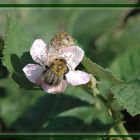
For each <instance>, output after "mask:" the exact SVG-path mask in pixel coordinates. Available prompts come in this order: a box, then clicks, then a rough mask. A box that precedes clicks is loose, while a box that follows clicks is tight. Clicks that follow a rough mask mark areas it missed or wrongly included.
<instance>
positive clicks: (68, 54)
mask: <svg viewBox="0 0 140 140" xmlns="http://www.w3.org/2000/svg"><path fill="white" fill-rule="evenodd" d="M30 54H31V56H32V59H33V60H34V61H35V62H36V63H38V64H27V65H26V66H25V67H24V68H23V72H24V73H25V75H26V77H27V78H28V79H29V80H30V81H31V82H32V83H35V84H37V85H40V86H42V88H43V89H44V91H45V92H47V93H62V92H63V91H64V90H65V88H66V86H67V84H71V85H73V86H77V85H81V84H86V83H88V82H89V81H90V75H89V74H88V73H86V72H83V71H80V70H75V68H76V66H77V65H78V64H79V63H80V62H81V61H82V59H83V56H84V51H83V50H82V49H81V48H80V47H78V46H76V45H70V46H67V47H60V48H59V49H58V48H55V47H54V48H52V47H49V45H48V46H47V44H46V43H45V42H44V41H43V40H41V39H37V40H35V41H34V42H33V45H32V47H31V49H30ZM60 57H61V58H63V59H64V60H65V61H66V63H67V65H68V68H69V71H68V73H66V74H65V78H62V80H61V82H60V83H59V84H58V85H56V86H52V85H48V84H47V83H46V82H45V81H44V80H43V78H42V77H43V73H44V71H45V70H46V67H45V66H46V65H47V66H48V67H49V66H50V65H51V63H52V62H53V61H54V59H56V58H60Z"/></svg>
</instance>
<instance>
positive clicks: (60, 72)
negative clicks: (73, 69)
mask: <svg viewBox="0 0 140 140" xmlns="http://www.w3.org/2000/svg"><path fill="white" fill-rule="evenodd" d="M67 72H68V66H67V62H66V60H65V59H64V58H56V59H55V60H54V61H53V62H52V64H51V65H50V66H47V65H46V70H45V71H44V81H45V83H46V84H48V85H51V86H57V85H59V83H60V82H61V80H62V79H63V78H64V79H65V74H66V73H67Z"/></svg>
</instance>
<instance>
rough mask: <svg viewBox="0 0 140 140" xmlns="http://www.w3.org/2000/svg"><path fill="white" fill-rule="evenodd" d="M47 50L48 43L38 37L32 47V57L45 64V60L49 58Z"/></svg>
mask: <svg viewBox="0 0 140 140" xmlns="http://www.w3.org/2000/svg"><path fill="white" fill-rule="evenodd" d="M47 52H48V48H47V44H46V43H45V42H44V41H43V40H42V39H36V40H35V41H34V42H33V45H32V47H31V49H30V54H31V56H32V59H33V60H34V61H35V62H37V63H39V64H41V65H45V61H46V60H47Z"/></svg>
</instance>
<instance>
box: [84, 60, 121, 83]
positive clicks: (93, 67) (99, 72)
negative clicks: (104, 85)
mask: <svg viewBox="0 0 140 140" xmlns="http://www.w3.org/2000/svg"><path fill="white" fill-rule="evenodd" d="M82 64H83V66H84V67H85V69H86V70H87V71H88V72H89V73H91V74H93V75H94V76H97V77H98V78H99V79H104V80H108V81H111V82H114V83H121V82H123V81H122V80H121V79H119V78H118V77H116V76H115V75H114V74H113V73H112V72H111V71H110V70H109V69H104V68H102V67H101V66H99V65H97V64H96V63H93V62H92V61H91V60H90V59H88V58H86V57H84V59H83V61H82Z"/></svg>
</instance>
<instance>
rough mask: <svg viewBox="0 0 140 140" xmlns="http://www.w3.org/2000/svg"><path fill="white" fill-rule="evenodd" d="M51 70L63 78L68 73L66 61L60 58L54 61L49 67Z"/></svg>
mask: <svg viewBox="0 0 140 140" xmlns="http://www.w3.org/2000/svg"><path fill="white" fill-rule="evenodd" d="M51 70H52V72H53V73H55V75H57V76H58V77H61V76H63V75H64V74H65V73H66V72H67V71H68V67H67V63H66V61H65V60H64V59H62V58H58V59H55V60H54V62H53V64H52V66H51Z"/></svg>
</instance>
